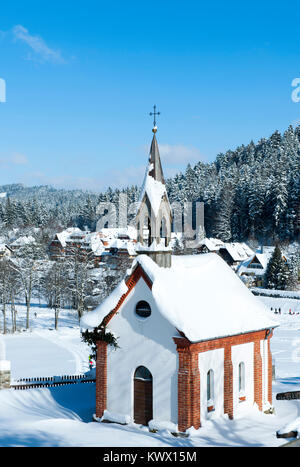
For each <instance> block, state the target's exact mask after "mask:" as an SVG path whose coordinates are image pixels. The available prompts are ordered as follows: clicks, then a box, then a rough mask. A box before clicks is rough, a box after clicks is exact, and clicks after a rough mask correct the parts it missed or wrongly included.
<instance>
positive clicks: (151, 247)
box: [136, 106, 172, 267]
mask: <svg viewBox="0 0 300 467" xmlns="http://www.w3.org/2000/svg"><path fill="white" fill-rule="evenodd" d="M150 115H154V122H153V123H154V126H153V129H152V132H153V138H152V142H151V147H150V155H149V162H148V166H147V169H146V173H145V178H144V183H143V186H142V189H141V195H140V199H139V207H138V211H137V216H136V225H137V233H138V239H137V240H138V245H137V248H136V249H137V253H139V254H147V255H148V256H150V257H151V258H152V259H153V261H155V262H156V263H157V264H158V265H159V266H161V267H170V266H171V247H170V240H171V223H172V211H171V206H170V203H169V199H168V195H167V190H166V186H165V179H164V175H163V170H162V165H161V160H160V155H159V148H158V144H157V140H156V132H157V126H156V119H155V117H156V115H159V112H156V106H154V113H151V114H150Z"/></svg>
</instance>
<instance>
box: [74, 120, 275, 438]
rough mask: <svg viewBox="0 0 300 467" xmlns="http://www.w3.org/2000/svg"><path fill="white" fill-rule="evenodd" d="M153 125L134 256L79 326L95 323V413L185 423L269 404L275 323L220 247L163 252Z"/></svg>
mask: <svg viewBox="0 0 300 467" xmlns="http://www.w3.org/2000/svg"><path fill="white" fill-rule="evenodd" d="M156 131H157V129H156V127H154V128H153V133H154V135H153V139H152V143H151V148H150V158H149V163H148V166H147V169H146V174H145V179H144V183H143V186H142V190H141V197H140V200H139V208H138V211H137V216H136V225H137V247H136V251H137V253H138V256H137V257H136V258H135V259H134V261H133V263H132V266H131V268H130V269H129V270H128V271H127V274H126V276H125V277H124V279H123V280H122V281H121V282H120V284H119V285H118V286H117V288H116V289H115V290H114V291H113V292H112V294H111V295H109V296H108V297H107V298H106V299H105V300H104V301H103V302H102V303H101V304H100V305H99V306H98V307H97V308H96V309H95V310H94V311H92V312H89V313H86V314H85V315H84V316H83V318H82V319H81V326H82V328H83V329H94V328H95V327H98V326H100V328H101V329H102V334H101V335H102V337H101V339H100V338H99V340H98V342H97V361H96V400H95V408H96V409H95V419H96V420H99V421H102V420H114V421H120V422H121V423H127V422H129V421H130V420H132V421H134V422H136V423H137V424H141V425H146V426H147V425H148V424H149V423H150V422H151V423H150V426H151V427H152V428H155V426H158V425H159V426H163V425H164V424H166V423H167V424H172V426H173V427H174V428H173V429H174V432H175V431H176V432H185V431H186V430H187V429H189V428H190V427H194V428H196V429H198V428H199V427H200V426H201V423H202V422H203V421H204V420H205V419H217V418H218V417H222V416H224V414H226V415H227V416H228V417H229V418H230V419H233V418H235V417H236V416H239V415H241V414H242V413H243V412H244V411H246V410H249V409H250V408H252V407H254V406H255V407H257V408H258V409H259V410H260V411H266V410H270V408H271V407H272V355H271V351H270V339H271V337H272V334H273V329H274V328H275V327H276V326H277V324H276V321H274V320H273V317H272V318H271V317H270V316H269V314H268V310H266V308H265V306H264V305H263V303H262V302H260V301H259V300H258V299H257V298H256V297H255V296H254V295H253V294H252V293H251V292H250V291H249V290H248V289H247V288H246V287H245V286H244V284H243V283H242V282H241V281H240V279H239V278H238V276H237V275H236V274H235V272H234V271H233V270H232V268H230V267H229V266H228V265H227V264H226V262H225V261H224V260H223V259H222V258H221V257H220V256H219V255H216V254H209V253H208V254H205V255H184V256H180V255H179V256H174V255H172V250H171V248H170V240H171V220H172V216H171V208H170V204H169V200H168V196H167V192H166V187H165V181H164V176H163V171H162V167H161V161H160V155H159V148H158V144H157V140H156ZM145 232H146V234H147V235H145ZM145 237H146V238H145ZM111 336H114V339H115V340H116V341H117V344H118V347H117V348H114V347H113V346H111V345H109V342H111Z"/></svg>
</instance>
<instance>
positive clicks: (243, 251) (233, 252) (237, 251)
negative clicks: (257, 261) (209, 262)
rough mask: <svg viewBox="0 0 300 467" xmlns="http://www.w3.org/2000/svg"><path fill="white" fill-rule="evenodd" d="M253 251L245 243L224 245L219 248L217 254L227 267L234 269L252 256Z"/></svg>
mask: <svg viewBox="0 0 300 467" xmlns="http://www.w3.org/2000/svg"><path fill="white" fill-rule="evenodd" d="M253 253H254V252H253V250H251V248H250V247H249V246H248V245H247V244H246V243H238V242H234V243H224V245H222V246H221V247H220V248H219V251H218V254H219V255H220V256H221V258H223V259H224V261H226V263H227V264H229V266H231V267H232V268H236V267H237V266H239V265H240V264H241V262H243V261H246V260H247V259H249V258H250V256H252V255H253Z"/></svg>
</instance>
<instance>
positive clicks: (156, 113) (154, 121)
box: [149, 105, 160, 127]
mask: <svg viewBox="0 0 300 467" xmlns="http://www.w3.org/2000/svg"><path fill="white" fill-rule="evenodd" d="M149 115H153V126H154V127H156V115H160V112H156V105H154V106H153V112H150V113H149Z"/></svg>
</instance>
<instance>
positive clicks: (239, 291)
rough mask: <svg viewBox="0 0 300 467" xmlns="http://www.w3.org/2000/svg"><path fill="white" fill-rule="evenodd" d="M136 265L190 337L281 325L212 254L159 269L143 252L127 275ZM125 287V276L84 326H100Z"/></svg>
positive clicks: (178, 260) (178, 326) (84, 320)
mask: <svg viewBox="0 0 300 467" xmlns="http://www.w3.org/2000/svg"><path fill="white" fill-rule="evenodd" d="M138 265H140V266H141V267H142V269H143V271H144V272H145V273H146V275H147V276H148V277H149V279H150V281H151V282H152V294H153V298H154V300H155V302H156V305H157V308H158V310H159V312H160V313H161V314H162V315H163V316H164V317H165V318H166V319H167V320H168V321H169V322H170V323H171V324H172V325H173V326H174V328H176V329H177V330H179V331H181V332H183V333H184V334H185V336H186V337H187V338H188V339H189V340H190V341H191V342H199V341H202V340H210V339H214V338H218V337H226V336H232V335H237V334H243V333H247V332H252V331H259V330H262V329H268V328H274V327H276V326H278V323H277V322H276V321H275V320H274V318H272V319H271V317H270V316H269V314H268V310H267V308H266V307H265V305H264V304H263V303H262V302H261V301H260V300H259V299H258V298H257V297H255V296H254V295H253V294H252V293H251V292H250V290H248V289H247V288H246V287H245V285H244V284H243V283H242V282H241V280H240V279H239V278H238V277H237V275H236V274H235V273H234V271H232V269H231V268H230V267H229V266H228V265H227V264H226V263H225V261H224V260H223V259H222V258H220V257H219V256H218V255H216V254H214V253H208V254H206V255H193V256H174V257H173V261H172V266H171V268H160V267H159V266H158V265H157V264H156V263H155V262H154V261H153V260H152V259H151V258H149V257H148V256H146V255H139V256H138V257H137V258H136V259H135V260H134V262H133V265H132V268H131V270H130V271H128V273H129V275H130V274H131V273H132V272H133V271H134V270H135V268H136V267H137V266H138ZM127 292H128V287H127V285H126V281H125V280H123V281H122V282H121V283H120V284H119V286H118V287H117V288H116V289H115V290H114V291H113V292H112V294H111V295H110V296H109V297H107V298H106V299H105V300H104V301H103V302H102V303H101V304H100V305H99V306H98V308H96V309H95V310H94V311H92V312H89V313H87V314H86V315H84V316H83V318H82V320H81V326H82V327H87V328H93V327H96V326H98V325H99V324H100V323H101V322H102V320H103V319H104V318H105V317H106V316H107V315H108V313H110V312H111V311H112V310H113V309H114V308H115V307H116V306H117V304H118V303H119V300H120V298H121V297H122V296H123V295H124V294H126V293H127ZM141 299H142V297H139V300H141Z"/></svg>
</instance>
